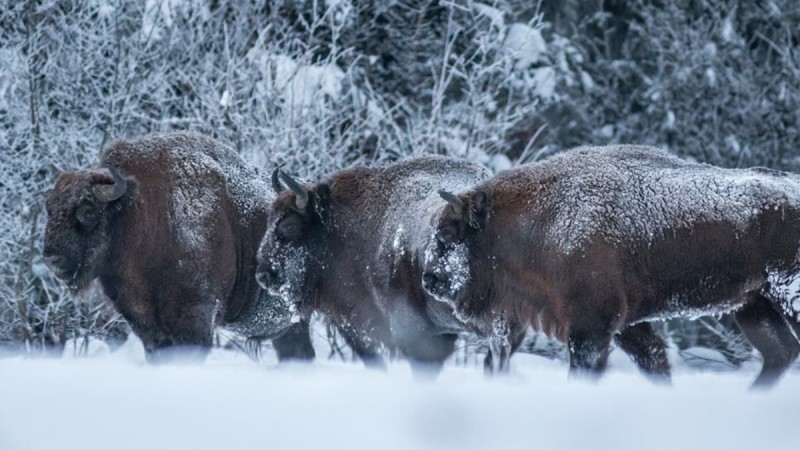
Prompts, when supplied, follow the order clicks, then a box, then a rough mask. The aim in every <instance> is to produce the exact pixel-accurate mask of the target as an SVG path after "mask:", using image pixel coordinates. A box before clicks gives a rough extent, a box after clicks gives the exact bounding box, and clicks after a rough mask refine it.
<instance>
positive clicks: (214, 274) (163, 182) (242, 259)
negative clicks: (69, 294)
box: [43, 133, 313, 361]
mask: <svg viewBox="0 0 800 450" xmlns="http://www.w3.org/2000/svg"><path fill="white" fill-rule="evenodd" d="M101 165H102V167H104V168H101V169H93V170H80V171H74V172H64V173H62V174H60V175H59V177H58V180H57V181H56V185H55V187H54V188H53V189H52V190H51V191H49V192H48V193H47V201H46V205H47V211H48V222H47V230H46V233H45V239H44V255H43V256H44V258H45V260H46V261H47V262H48V264H49V265H50V266H51V267H52V269H53V271H54V272H55V273H56V275H57V276H58V277H59V278H61V279H62V280H63V281H64V282H65V283H67V285H68V286H69V287H70V288H71V289H72V290H73V291H75V292H79V291H81V290H83V289H85V288H86V287H87V286H88V284H89V283H90V282H91V281H92V280H94V279H99V280H100V283H101V284H102V286H103V289H104V291H105V293H106V295H107V296H108V297H109V298H110V299H111V301H112V303H113V304H114V306H115V307H116V308H117V310H118V311H119V312H120V313H121V314H122V315H123V316H124V317H125V319H126V320H127V321H128V323H129V324H130V325H131V327H132V328H133V330H134V332H135V333H136V334H137V335H138V336H139V337H140V338H141V339H142V342H143V343H144V346H145V349H146V351H147V355H148V360H151V361H158V360H160V359H162V358H163V356H165V355H167V354H168V353H173V352H171V351H168V350H171V349H174V348H176V347H183V348H189V349H190V350H191V351H192V352H194V353H195V354H197V355H199V356H203V355H205V353H206V352H207V351H208V348H209V347H210V345H211V341H212V336H213V332H212V331H213V328H214V325H215V324H219V325H227V326H229V327H232V328H234V329H237V331H242V332H245V333H247V334H248V335H250V336H258V337H262V336H277V335H280V334H281V333H282V332H283V331H285V329H286V327H285V324H284V323H283V322H284V320H283V318H281V320H280V324H278V322H279V321H277V319H276V320H272V321H271V320H270V319H273V317H271V316H270V315H269V314H267V312H272V313H274V314H275V315H278V316H279V315H288V316H291V312H290V311H270V310H268V309H266V308H265V307H262V306H261V305H265V304H273V303H275V302H271V301H270V299H269V298H268V297H267V295H266V293H265V292H264V291H262V290H261V289H260V288H259V287H258V285H257V283H256V281H255V279H254V273H255V267H256V251H257V248H258V245H259V242H260V239H261V236H262V235H263V233H264V229H265V227H266V217H267V206H268V202H267V200H266V199H263V200H260V201H259V200H256V199H259V198H263V196H262V195H259V194H263V193H265V192H268V189H267V188H266V184H265V183H264V181H262V180H261V179H260V177H259V176H258V174H257V173H256V172H255V171H254V170H253V169H251V168H249V167H247V166H245V164H244V162H243V161H242V160H241V159H240V158H239V157H238V156H237V155H236V154H235V152H233V150H231V149H229V148H228V147H225V146H223V145H221V144H220V143H218V142H216V141H214V140H212V139H210V138H206V137H203V136H200V135H194V134H186V133H176V134H170V135H164V136H154V137H147V138H144V139H140V140H134V141H119V142H116V143H114V144H112V145H111V146H109V147H108V148H107V149H106V150H105V152H104V154H103V157H102V161H101ZM106 168H113V170H114V171H116V172H118V173H119V174H121V176H122V177H123V178H124V180H116V179H115V178H114V176H113V174H112V172H111V170H109V169H106ZM103 185H106V186H111V185H118V186H125V185H126V186H127V189H126V190H125V191H124V194H122V196H121V197H119V198H116V199H113V200H111V201H108V200H107V199H103V198H101V197H100V196H98V194H97V192H98V189H97V187H98V186H103ZM264 195H266V194H264ZM275 304H279V303H275ZM245 325H246V326H245ZM297 327H298V330H299V331H298V330H293V332H292V337H291V338H289V339H290V340H291V341H292V342H279V343H278V345H276V347H277V348H285V349H287V350H286V351H285V352H284V353H283V354H282V355H281V356H282V357H292V356H294V357H299V358H310V357H313V348H312V347H311V342H310V339H309V336H308V329H307V324H299V325H297ZM281 345H282V346H281Z"/></svg>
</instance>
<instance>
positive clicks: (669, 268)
mask: <svg viewBox="0 0 800 450" xmlns="http://www.w3.org/2000/svg"><path fill="white" fill-rule="evenodd" d="M458 198H459V199H460V202H461V204H460V205H459V204H458V202H454V204H453V205H448V206H446V207H444V208H442V209H441V211H440V213H439V218H438V223H437V240H436V241H434V242H433V243H432V245H431V247H430V248H429V250H428V251H429V253H430V258H429V259H428V261H427V264H426V270H425V275H424V276H425V279H426V283H425V287H426V289H428V290H429V291H430V292H432V293H433V294H434V295H436V296H437V298H439V299H441V300H444V301H445V302H447V303H448V304H450V305H451V306H453V307H454V308H456V310H457V311H459V312H460V313H461V314H462V315H464V317H467V318H468V320H471V321H475V322H478V323H485V322H486V321H488V320H489V318H490V317H492V315H493V314H497V313H498V312H500V313H504V314H508V315H510V316H511V317H514V318H516V319H518V320H522V321H527V322H528V323H530V324H531V325H532V326H533V327H535V328H538V329H541V330H543V331H545V332H547V333H549V334H551V335H553V336H555V337H557V338H558V339H560V340H562V341H564V342H566V343H567V344H568V347H569V353H570V366H571V369H572V372H595V373H597V372H600V371H602V370H603V368H604V367H605V364H606V360H607V356H608V352H609V344H610V342H611V340H612V338H614V337H616V339H617V343H618V344H619V346H620V347H621V348H622V349H623V350H625V351H626V352H628V353H629V354H631V356H632V357H633V359H634V360H635V361H636V362H637V363H639V365H640V367H641V368H642V369H644V370H645V371H646V372H649V373H653V374H660V375H662V376H667V375H668V372H669V366H668V364H667V361H666V353H665V350H664V349H665V344H664V342H663V340H661V339H660V338H659V337H658V336H657V335H655V333H653V332H652V329H651V328H650V326H649V322H651V321H655V320H662V319H666V318H670V317H677V316H702V315H708V314H718V313H723V312H727V311H736V319H737V322H738V323H739V325H740V326H741V328H742V330H743V332H744V333H745V335H746V336H747V338H748V339H749V340H750V341H751V342H752V343H753V345H754V346H755V347H756V348H757V349H758V350H759V351H760V352H761V353H762V355H763V357H764V366H763V370H762V372H761V374H760V375H759V377H758V379H757V380H756V384H757V385H769V384H771V383H774V382H775V381H776V380H777V379H778V377H779V376H780V375H781V374H782V373H783V371H784V370H785V369H786V368H787V367H789V365H791V363H792V362H793V361H794V359H795V358H796V356H797V354H798V352H800V343H798V341H797V339H796V338H795V337H794V336H792V333H791V332H790V328H789V327H790V326H792V327H795V329H796V330H797V329H800V327H798V315H800V261H798V256H799V255H800V254H799V253H798V250H799V247H800V177H797V176H794V175H790V174H785V173H780V172H774V171H768V170H764V169H752V170H726V169H720V168H716V167H712V166H707V165H701V164H693V163H689V162H685V161H682V160H680V159H678V158H675V157H672V156H669V155H667V154H665V153H662V152H660V151H658V150H655V149H651V148H646V147H626V146H620V147H607V148H580V149H576V150H573V151H570V152H566V153H564V154H562V155H558V156H556V157H553V158H551V159H550V160H547V161H544V162H542V163H538V164H533V165H529V166H522V167H520V168H517V169H513V170H509V171H507V172H504V173H501V174H500V175H498V176H497V177H495V178H494V179H492V180H490V181H487V182H485V183H483V184H481V185H478V186H477V187H475V188H474V189H472V190H469V191H466V192H464V193H462V194H461V195H459V196H458ZM459 259H460V262H463V267H459V264H454V262H455V263H458V262H459Z"/></svg>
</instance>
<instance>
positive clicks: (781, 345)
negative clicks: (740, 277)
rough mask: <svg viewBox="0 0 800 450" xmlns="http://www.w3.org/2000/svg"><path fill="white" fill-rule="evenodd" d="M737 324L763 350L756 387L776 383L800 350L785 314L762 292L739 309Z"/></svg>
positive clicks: (754, 383) (760, 350)
mask: <svg viewBox="0 0 800 450" xmlns="http://www.w3.org/2000/svg"><path fill="white" fill-rule="evenodd" d="M734 317H735V319H736V324H737V325H739V328H741V330H742V333H744V335H745V337H746V338H747V340H748V341H750V343H751V344H752V345H753V347H755V348H756V350H758V351H759V352H760V353H761V358H762V359H763V363H762V366H761V373H759V375H758V377H757V378H756V380H755V381H754V382H753V386H752V387H753V388H763V387H769V386H772V385H774V384H775V383H776V382H777V381H778V380H779V379H780V377H781V375H783V373H784V372H785V371H786V369H788V368H789V366H791V365H792V363H793V362H794V360H795V359H796V358H797V355H798V353H800V342H798V340H797V338H795V337H794V335H792V332H791V330H790V329H789V324H788V323H787V322H786V320H784V317H783V315H782V314H781V313H779V312H778V311H777V310H776V309H775V308H774V307H773V306H772V304H771V303H770V301H769V300H768V299H767V298H765V297H763V296H762V295H760V294H751V295H750V301H749V302H748V303H747V304H745V306H744V307H743V308H742V309H740V310H739V311H737V312H736V315H735V316H734Z"/></svg>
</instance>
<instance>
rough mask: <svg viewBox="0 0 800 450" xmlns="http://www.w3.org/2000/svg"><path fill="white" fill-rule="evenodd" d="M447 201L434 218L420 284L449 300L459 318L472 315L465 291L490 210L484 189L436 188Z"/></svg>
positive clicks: (430, 291)
mask: <svg viewBox="0 0 800 450" xmlns="http://www.w3.org/2000/svg"><path fill="white" fill-rule="evenodd" d="M439 195H440V196H441V197H442V198H443V199H444V200H445V201H447V205H445V206H444V207H442V209H441V210H440V212H439V214H437V216H436V217H435V218H434V227H435V230H436V231H435V232H434V235H433V237H432V238H431V240H430V242H429V243H428V246H427V248H426V249H425V262H424V266H423V274H422V285H423V287H424V288H425V290H426V291H428V293H430V294H431V295H432V296H433V297H434V298H435V299H437V300H439V301H443V302H446V303H448V304H449V305H450V306H451V307H452V308H454V310H455V312H456V313H457V314H458V315H459V316H461V318H462V319H467V318H469V317H470V316H472V315H473V314H472V312H471V311H468V310H467V308H466V307H465V305H466V302H465V300H464V299H463V297H464V296H465V295H464V293H465V292H467V291H469V290H471V289H473V287H474V286H472V284H473V281H474V278H475V277H474V272H475V270H474V267H473V266H474V261H473V260H474V256H475V255H474V253H475V252H476V250H477V251H479V250H480V249H479V248H477V246H478V245H479V243H480V241H481V239H479V238H480V236H481V235H482V231H483V229H484V228H485V227H486V224H487V222H488V220H489V212H490V210H491V207H490V204H489V203H490V202H489V197H488V195H487V194H486V193H484V192H481V191H478V192H474V193H468V194H462V195H458V196H457V195H454V194H451V193H449V192H445V191H439Z"/></svg>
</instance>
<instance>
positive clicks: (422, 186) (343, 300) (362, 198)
mask: <svg viewBox="0 0 800 450" xmlns="http://www.w3.org/2000/svg"><path fill="white" fill-rule="evenodd" d="M486 175H487V173H486V171H485V169H482V168H481V167H479V166H477V165H474V164H471V163H467V162H464V161H459V160H455V159H450V158H441V157H423V158H415V159H409V160H405V161H402V162H399V163H396V164H392V165H388V166H384V167H372V168H366V167H360V168H355V169H350V170H344V171H340V172H337V173H335V174H333V175H332V176H330V177H329V179H327V180H326V181H324V182H322V183H319V184H317V185H316V186H313V187H311V188H306V187H304V186H300V185H294V186H292V184H293V183H295V182H294V181H293V180H291V179H290V178H288V177H285V176H284V177H283V182H286V183H287V184H289V185H290V187H292V188H293V189H294V192H293V191H292V190H285V191H283V192H280V193H279V194H278V196H277V197H276V199H275V201H274V203H273V205H272V211H271V213H270V225H269V227H268V230H267V233H266V235H265V236H264V241H263V243H262V247H261V250H260V255H259V261H260V263H261V264H260V266H259V269H258V276H259V277H260V281H261V282H262V283H263V284H262V285H263V286H265V287H266V288H267V289H269V290H270V292H271V293H273V294H274V295H277V296H283V297H285V298H287V299H288V301H290V302H292V303H302V304H303V305H304V307H305V308H306V309H307V310H312V309H319V310H321V311H322V312H324V313H325V314H326V315H327V316H328V317H330V318H331V319H332V320H333V322H334V323H336V324H337V326H338V327H339V329H340V330H342V331H343V333H344V335H345V338H346V340H347V342H348V343H349V344H350V345H351V347H352V348H353V349H354V350H355V351H356V353H357V354H358V355H359V356H360V357H361V358H362V359H363V360H364V361H365V362H366V363H367V364H374V365H379V366H380V365H382V364H383V360H382V357H381V353H382V349H384V348H387V349H388V350H389V351H390V352H392V351H394V350H395V349H398V350H400V351H401V352H402V353H403V354H404V355H406V356H407V357H408V358H409V359H410V360H411V362H412V364H413V365H414V367H415V368H420V367H428V368H434V369H438V368H439V367H440V366H441V364H442V362H443V361H444V360H445V358H447V357H448V356H449V355H450V354H452V352H453V345H454V342H455V339H456V337H457V334H458V333H459V332H461V331H464V330H465V329H472V331H476V332H478V333H481V334H483V335H485V336H488V335H491V334H492V329H491V328H482V329H478V328H476V327H471V326H470V327H466V326H465V324H464V323H462V322H461V321H459V320H458V319H457V318H456V317H454V316H453V312H452V310H451V309H450V308H449V307H447V305H444V304H442V303H440V302H436V301H433V300H432V299H431V298H430V296H428V295H426V294H425V292H424V290H423V289H422V286H421V264H422V251H423V250H424V245H425V242H426V241H427V238H428V237H429V236H430V235H431V233H432V232H433V229H432V228H431V219H432V215H431V214H432V212H434V211H435V210H436V209H437V207H438V206H440V205H441V204H443V203H444V202H443V201H442V200H441V199H439V198H438V196H437V195H436V194H435V192H431V188H432V187H433V186H439V185H445V186H450V187H451V188H459V187H460V188H462V189H463V188H466V187H468V186H471V185H473V184H475V183H476V182H478V181H480V180H482V179H484V178H485V177H486ZM275 184H276V188H277V189H281V187H280V181H279V180H276V181H275ZM298 203H299V204H298ZM504 330H505V331H504V335H502V336H498V338H501V339H503V342H506V343H507V345H506V347H514V348H515V347H516V345H518V344H519V341H520V340H521V338H522V336H523V334H524V328H523V327H519V326H514V325H512V326H509V327H506V328H504ZM511 350H513V349H512V348H507V349H506V350H505V353H502V352H501V353H499V354H498V355H497V358H495V359H494V360H492V359H489V361H488V364H489V365H490V366H492V367H496V368H499V369H502V368H504V367H505V365H506V363H507V359H508V356H509V355H510V352H511Z"/></svg>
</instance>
